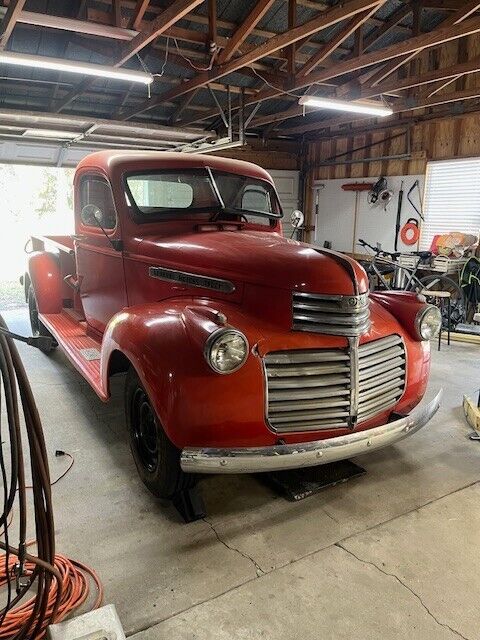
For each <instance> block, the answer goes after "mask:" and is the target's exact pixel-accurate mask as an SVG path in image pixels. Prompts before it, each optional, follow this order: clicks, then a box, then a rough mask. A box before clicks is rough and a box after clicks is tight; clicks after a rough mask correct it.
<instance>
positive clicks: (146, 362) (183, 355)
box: [100, 298, 225, 444]
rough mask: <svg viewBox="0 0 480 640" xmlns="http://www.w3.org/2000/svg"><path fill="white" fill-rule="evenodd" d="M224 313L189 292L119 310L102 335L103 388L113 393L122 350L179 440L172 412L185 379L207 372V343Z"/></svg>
mask: <svg viewBox="0 0 480 640" xmlns="http://www.w3.org/2000/svg"><path fill="white" fill-rule="evenodd" d="M224 319H225V317H224V315H223V314H222V313H220V312H216V311H215V310H212V308H211V307H202V306H200V305H195V303H194V302H193V301H192V300H191V299H190V298H189V299H185V298H183V299H177V300H166V301H164V302H157V303H148V304H142V305H138V306H134V307H129V308H128V309H125V310H124V311H121V312H119V313H117V314H116V315H115V316H114V317H113V318H112V319H111V320H110V322H109V324H108V325H107V328H106V331H105V334H104V337H103V341H102V350H101V358H100V375H101V380H102V388H103V390H104V393H105V394H106V396H109V376H110V373H111V370H112V363H114V362H115V359H116V358H118V355H119V353H120V354H122V355H123V356H124V357H125V358H126V359H127V360H128V361H129V363H130V364H131V366H133V367H134V369H135V370H136V372H137V375H138V377H139V378H140V380H141V382H142V384H143V386H144V387H145V390H146V392H147V393H148V396H149V398H150V400H151V402H152V404H153V406H154V408H155V411H156V413H157V415H158V417H159V419H160V421H161V423H162V426H163V428H164V429H165V431H166V433H167V435H168V436H169V438H170V439H171V440H172V442H173V443H174V444H175V440H176V437H175V433H171V432H170V429H169V426H170V424H171V421H170V420H169V416H171V415H172V412H174V411H175V406H176V403H177V402H178V401H179V394H182V383H183V381H184V380H185V379H186V378H188V377H189V376H192V375H198V377H199V378H200V377H201V376H203V375H205V373H208V365H207V363H206V361H205V358H204V356H203V345H204V343H205V341H206V339H207V337H208V335H209V334H210V333H212V332H213V331H215V330H216V329H219V328H220V327H221V326H223V325H222V321H224ZM117 362H118V359H117ZM114 368H115V367H114ZM210 373H211V371H210Z"/></svg>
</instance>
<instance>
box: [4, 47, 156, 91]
mask: <svg viewBox="0 0 480 640" xmlns="http://www.w3.org/2000/svg"><path fill="white" fill-rule="evenodd" d="M2 63H3V64H13V65H18V66H20V67H29V68H32V67H33V68H35V69H50V70H52V71H63V72H65V73H79V74H81V75H85V76H96V77H99V78H110V79H112V80H125V81H127V82H140V83H141V84H151V83H152V82H153V76H152V74H151V73H146V72H145V71H135V70H132V69H123V68H122V69H120V68H119V69H117V68H115V67H108V66H106V65H101V64H91V63H90V62H77V61H75V60H63V59H61V58H45V57H41V56H33V55H29V54H27V53H15V52H12V51H0V64H2Z"/></svg>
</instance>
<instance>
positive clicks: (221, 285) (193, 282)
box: [148, 267, 235, 293]
mask: <svg viewBox="0 0 480 640" xmlns="http://www.w3.org/2000/svg"><path fill="white" fill-rule="evenodd" d="M148 274H149V276H150V277H151V278H158V279H159V280H166V281H167V282H178V283H180V284H186V285H189V286H191V287H200V288H202V289H212V290H213V291H220V292H222V293H233V292H234V291H235V285H234V284H233V282H230V280H222V279H220V278H210V276H202V275H199V274H198V273H188V272H187V271H178V270H177V269H166V268H165V267H149V268H148Z"/></svg>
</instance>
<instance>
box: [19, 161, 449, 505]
mask: <svg viewBox="0 0 480 640" xmlns="http://www.w3.org/2000/svg"><path fill="white" fill-rule="evenodd" d="M74 204H75V234H74V235H73V236H68V237H66V236H48V237H35V238H32V246H33V252H32V253H31V254H30V256H29V265H28V271H27V273H26V276H25V281H24V282H25V286H26V295H27V298H28V301H29V308H30V317H31V322H32V329H33V331H34V332H35V333H37V334H43V335H51V336H52V337H53V338H54V340H55V343H57V344H58V345H60V347H62V348H63V349H64V351H65V353H66V355H67V357H68V358H69V359H70V360H71V362H72V363H73V364H74V366H75V367H76V368H77V369H78V371H79V373H80V374H81V375H83V376H84V378H85V379H86V380H87V381H88V382H89V383H90V385H91V386H92V388H93V389H94V390H95V392H96V393H97V394H98V395H99V397H100V398H101V399H102V400H104V401H107V400H108V399H109V396H110V392H109V384H110V378H111V376H112V375H114V374H116V373H126V374H127V376H126V386H125V406H126V422H127V427H128V430H129V435H130V442H131V448H132V453H133V456H134V459H135V462H136V465H137V468H138V471H139V474H140V476H141V478H142V480H143V481H144V483H145V484H146V486H147V487H148V488H149V489H150V490H151V491H152V492H153V493H154V494H155V495H158V496H161V497H172V496H174V495H175V494H176V493H178V492H179V491H181V490H183V489H184V488H185V487H188V486H189V485H190V484H191V483H193V482H194V478H195V477H196V474H198V473H242V472H254V471H255V472H257V471H269V470H273V469H286V468H296V467H301V466H312V465H317V464H323V463H325V462H330V461H333V460H339V459H343V458H346V457H350V456H352V455H357V454H360V453H363V452H366V451H369V450H372V449H373V448H378V447H380V446H386V445H388V444H391V443H393V442H396V441H397V440H399V439H401V438H403V437H405V435H407V434H409V433H412V432H414V431H416V430H418V429H419V428H420V427H421V426H423V425H424V424H425V423H426V422H427V421H428V420H429V419H430V417H431V416H432V415H433V413H434V412H435V411H436V409H437V408H438V403H439V397H438V396H436V397H435V398H434V400H433V401H432V402H431V403H430V404H428V405H427V406H426V408H423V409H415V407H416V405H417V404H418V403H419V402H420V400H421V398H422V396H423V395H424V392H425V388H426V385H427V380H428V372H429V364H430V352H429V339H430V338H431V337H433V336H434V334H435V331H436V330H438V329H439V324H440V322H441V319H439V313H438V310H437V309H436V308H435V307H432V306H431V305H428V304H426V301H425V299H423V298H422V297H421V296H419V295H418V294H416V293H414V292H413V293H404V292H401V293H398V292H382V293H370V292H369V289H368V287H369V285H368V278H367V276H366V274H365V271H364V270H363V268H362V267H361V266H360V265H359V264H358V263H357V262H356V261H355V260H353V259H352V258H350V257H348V256H345V255H342V254H340V253H336V252H333V251H329V250H326V249H321V248H319V247H317V246H314V245H309V244H306V243H302V242H298V241H295V240H290V239H287V238H285V237H284V236H283V235H282V226H281V218H282V208H281V203H280V201H279V198H278V194H277V192H276V189H275V186H274V183H273V181H272V179H271V177H270V176H269V174H268V172H266V171H265V170H263V169H261V168H260V167H258V166H256V165H253V164H250V163H246V162H240V161H237V160H230V159H224V158H215V157H210V156H205V155H187V154H183V153H156V152H155V153H154V152H152V153H145V152H141V153H140V152H139V153H133V152H99V153H95V154H92V155H90V156H88V157H87V158H85V159H84V160H83V161H82V162H81V163H80V164H79V166H78V168H77V170H76V174H75V179H74Z"/></svg>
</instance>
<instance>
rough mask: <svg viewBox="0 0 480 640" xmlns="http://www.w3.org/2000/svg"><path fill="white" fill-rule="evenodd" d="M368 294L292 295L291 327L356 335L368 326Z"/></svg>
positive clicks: (342, 334) (334, 333)
mask: <svg viewBox="0 0 480 640" xmlns="http://www.w3.org/2000/svg"><path fill="white" fill-rule="evenodd" d="M368 304H369V300H368V293H362V294H360V295H358V296H354V295H351V296H331V295H323V294H318V293H294V294H293V302H292V305H293V329H294V330H296V331H314V332H315V333H326V334H333V335H336V336H360V335H362V334H363V333H366V332H367V331H368V329H369V327H370V311H369V309H368Z"/></svg>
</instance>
